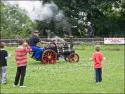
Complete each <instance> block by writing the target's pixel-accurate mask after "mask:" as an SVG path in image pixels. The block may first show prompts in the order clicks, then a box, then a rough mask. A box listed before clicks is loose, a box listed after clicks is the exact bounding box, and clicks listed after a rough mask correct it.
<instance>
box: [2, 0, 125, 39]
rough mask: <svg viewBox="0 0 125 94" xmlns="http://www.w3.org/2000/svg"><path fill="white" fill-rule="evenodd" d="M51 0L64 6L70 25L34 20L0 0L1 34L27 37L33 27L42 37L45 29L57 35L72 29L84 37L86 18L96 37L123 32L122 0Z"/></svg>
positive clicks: (44, 35)
mask: <svg viewBox="0 0 125 94" xmlns="http://www.w3.org/2000/svg"><path fill="white" fill-rule="evenodd" d="M48 2H51V0H43V3H48ZM53 2H54V3H55V4H56V5H57V6H58V7H59V9H61V10H63V13H64V15H65V17H66V22H67V23H68V24H70V26H69V27H68V26H67V25H64V26H61V25H62V22H57V21H54V20H51V22H50V23H47V22H45V21H37V20H36V21H35V23H33V22H32V21H31V20H30V18H29V17H28V16H27V15H26V13H25V10H21V9H20V8H18V6H9V5H4V4H3V3H2V2H1V3H0V6H1V11H0V17H1V38H14V37H18V36H20V37H25V38H26V37H29V34H30V33H31V31H32V30H34V29H37V30H39V31H40V33H41V37H47V30H50V31H51V32H52V33H54V34H55V35H58V36H60V37H68V36H69V35H70V34H69V33H70V32H68V31H71V32H72V35H73V36H74V37H86V29H87V26H86V23H87V22H88V21H90V22H91V23H92V26H93V29H94V30H93V31H94V35H95V37H123V36H124V31H125V27H124V26H125V1H124V0H53ZM60 24H61V25H60ZM65 27H66V28H65ZM67 28H70V29H67Z"/></svg>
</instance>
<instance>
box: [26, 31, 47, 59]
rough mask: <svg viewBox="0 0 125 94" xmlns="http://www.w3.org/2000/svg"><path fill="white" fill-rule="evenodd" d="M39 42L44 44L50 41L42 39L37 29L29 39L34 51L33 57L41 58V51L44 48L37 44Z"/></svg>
mask: <svg viewBox="0 0 125 94" xmlns="http://www.w3.org/2000/svg"><path fill="white" fill-rule="evenodd" d="M39 42H40V43H43V44H48V42H45V41H41V40H40V38H39V31H37V30H35V31H33V32H32V37H31V38H30V39H29V41H28V43H29V46H30V47H31V48H32V51H33V52H34V53H33V55H32V57H33V58H35V59H36V60H40V58H41V52H42V51H43V48H41V47H38V46H37V43H39Z"/></svg>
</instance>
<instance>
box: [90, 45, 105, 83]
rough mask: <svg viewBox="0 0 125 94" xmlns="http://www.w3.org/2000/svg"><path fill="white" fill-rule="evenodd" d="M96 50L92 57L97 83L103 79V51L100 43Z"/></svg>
mask: <svg viewBox="0 0 125 94" xmlns="http://www.w3.org/2000/svg"><path fill="white" fill-rule="evenodd" d="M95 51H96V52H94V53H93V56H92V59H93V64H94V69H95V78H96V83H98V82H101V81H102V61H103V53H102V52H100V46H99V45H97V46H96V48H95Z"/></svg>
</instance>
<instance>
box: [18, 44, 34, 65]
mask: <svg viewBox="0 0 125 94" xmlns="http://www.w3.org/2000/svg"><path fill="white" fill-rule="evenodd" d="M31 51H32V49H31V48H25V47H22V46H19V47H17V48H16V65H17V67H21V66H26V65H27V53H28V52H31Z"/></svg>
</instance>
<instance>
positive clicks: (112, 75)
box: [1, 45, 124, 94]
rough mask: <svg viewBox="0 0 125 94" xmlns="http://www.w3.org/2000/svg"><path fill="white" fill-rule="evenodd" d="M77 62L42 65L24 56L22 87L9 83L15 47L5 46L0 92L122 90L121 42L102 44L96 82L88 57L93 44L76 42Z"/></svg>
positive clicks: (13, 68)
mask: <svg viewBox="0 0 125 94" xmlns="http://www.w3.org/2000/svg"><path fill="white" fill-rule="evenodd" d="M75 48H76V49H77V50H76V52H77V53H78V54H79V56H80V61H79V63H75V64H70V63H67V62H65V61H64V60H59V61H58V62H57V64H55V65H43V64H40V63H39V62H37V61H35V60H33V59H31V58H30V57H29V59H28V66H27V73H26V77H25V83H24V84H25V85H26V86H27V87H26V88H19V87H16V88H14V87H13V82H14V78H15V73H16V65H15V60H14V56H15V48H7V50H8V51H9V53H10V54H11V57H10V58H9V60H8V70H7V73H8V75H7V79H8V83H7V84H6V85H1V93H9V94H10V93H16V94H18V93H124V46H123V45H122V46H120V45H103V46H102V52H103V53H104V55H105V57H106V60H105V61H104V62H103V82H102V83H101V84H98V85H97V84H96V83H95V80H94V70H93V67H92V62H91V61H88V60H87V59H88V58H90V57H91V54H92V53H93V51H94V46H77V47H75Z"/></svg>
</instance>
